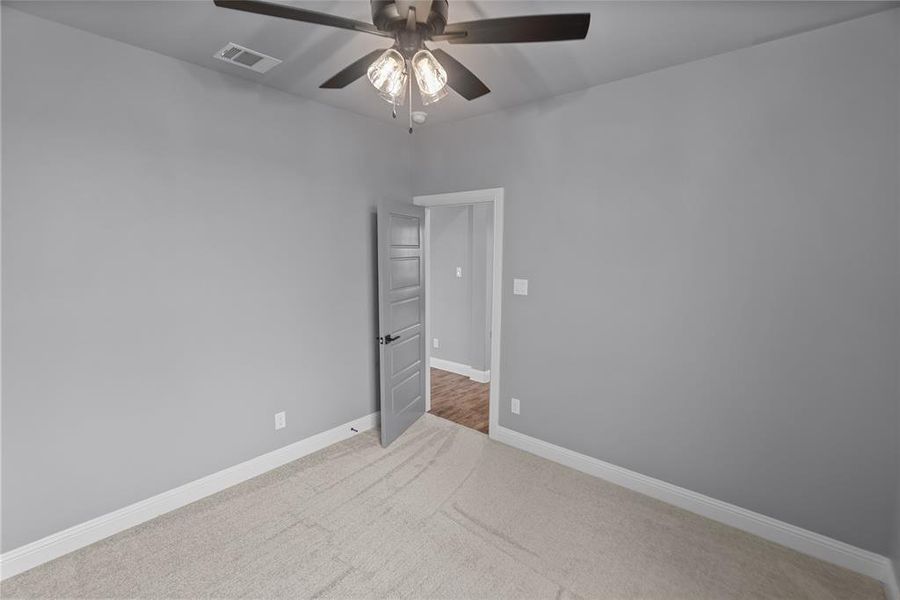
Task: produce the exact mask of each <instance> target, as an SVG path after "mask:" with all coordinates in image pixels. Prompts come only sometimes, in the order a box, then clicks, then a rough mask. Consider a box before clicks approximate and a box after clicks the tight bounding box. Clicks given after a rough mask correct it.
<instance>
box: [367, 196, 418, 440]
mask: <svg viewBox="0 0 900 600" xmlns="http://www.w3.org/2000/svg"><path fill="white" fill-rule="evenodd" d="M424 224H425V209H424V208H421V207H419V206H413V205H411V204H405V203H390V202H384V203H381V204H379V206H378V316H379V331H380V333H379V335H380V338H379V345H380V346H379V347H380V349H381V352H380V357H381V368H380V374H381V444H382V445H383V446H387V445H388V444H390V443H391V442H392V441H394V440H395V439H397V437H398V436H399V435H400V434H401V433H403V432H404V431H405V430H406V428H407V427H409V426H410V425H412V424H413V423H414V422H415V421H416V419H418V418H419V417H421V416H422V415H423V414H424V413H425V368H426V366H425V285H424V282H425V265H424V261H423V260H422V257H423V248H422V238H423V234H424Z"/></svg>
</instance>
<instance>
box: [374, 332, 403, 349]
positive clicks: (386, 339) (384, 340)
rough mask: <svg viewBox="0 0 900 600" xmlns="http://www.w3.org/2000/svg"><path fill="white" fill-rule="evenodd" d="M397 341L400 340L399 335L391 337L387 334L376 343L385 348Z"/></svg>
mask: <svg viewBox="0 0 900 600" xmlns="http://www.w3.org/2000/svg"><path fill="white" fill-rule="evenodd" d="M399 339H400V336H399V335H395V336H391V334H387V335H386V336H384V337H383V338H379V339H378V341H379V342H381V343H382V344H384V345H385V346H387V345H388V344H390V343H391V342H396V341H397V340H399Z"/></svg>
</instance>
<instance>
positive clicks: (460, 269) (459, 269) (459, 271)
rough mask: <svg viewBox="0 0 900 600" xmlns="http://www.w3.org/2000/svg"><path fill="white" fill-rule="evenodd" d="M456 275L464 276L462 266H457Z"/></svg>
mask: <svg viewBox="0 0 900 600" xmlns="http://www.w3.org/2000/svg"><path fill="white" fill-rule="evenodd" d="M456 276H457V277H462V267H456Z"/></svg>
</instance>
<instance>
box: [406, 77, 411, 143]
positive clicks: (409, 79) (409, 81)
mask: <svg viewBox="0 0 900 600" xmlns="http://www.w3.org/2000/svg"><path fill="white" fill-rule="evenodd" d="M410 66H412V65H411V64H410ZM410 70H412V69H410ZM406 80H407V82H408V83H407V85H408V86H409V134H410V135H412V77H409V76H407V78H406Z"/></svg>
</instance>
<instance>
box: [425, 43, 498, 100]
mask: <svg viewBox="0 0 900 600" xmlns="http://www.w3.org/2000/svg"><path fill="white" fill-rule="evenodd" d="M431 53H432V54H434V57H435V58H436V59H437V60H438V62H439V63H441V66H442V67H444V70H445V71H447V85H449V86H450V87H451V88H453V89H454V90H456V91H457V92H458V93H459V95H460V96H462V97H463V98H465V99H466V100H474V99H475V98H480V97H481V96H484V95H485V94H487V93H490V91H491V90H490V89H489V88H488V86H486V85H484V82H483V81H481V80H480V79H478V77H476V76H475V74H474V73H472V71H470V70H468V69H467V68H466V67H464V66H463V64H462V63H460V62H459V61H458V60H456V59H455V58H453V57H452V56H450V55H449V54H447V53H446V52H444V51H443V50H441V49H440V48H436V49H434V50H432V52H431Z"/></svg>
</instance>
